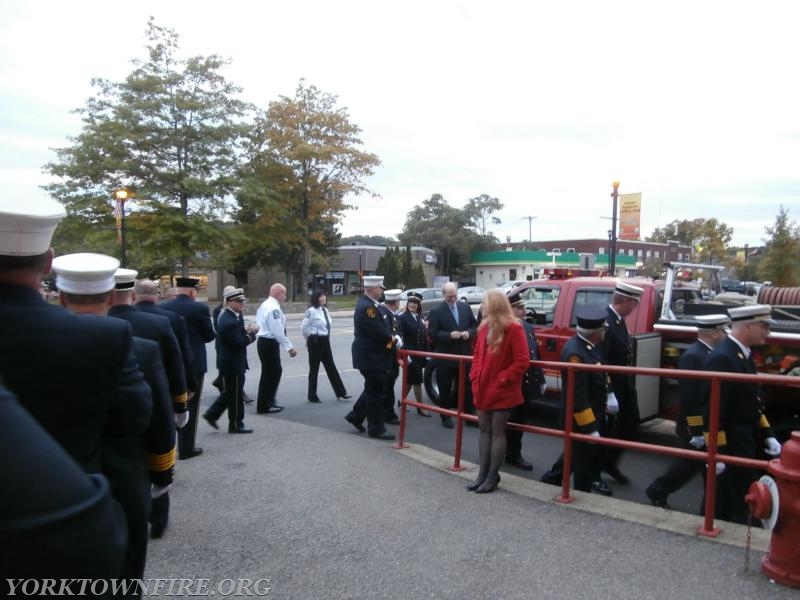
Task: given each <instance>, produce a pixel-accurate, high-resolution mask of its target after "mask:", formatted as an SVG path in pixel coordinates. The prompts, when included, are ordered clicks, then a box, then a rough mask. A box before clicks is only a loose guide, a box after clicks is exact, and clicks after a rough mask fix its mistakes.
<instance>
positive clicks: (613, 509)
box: [146, 313, 797, 600]
mask: <svg viewBox="0 0 800 600" xmlns="http://www.w3.org/2000/svg"><path fill="white" fill-rule="evenodd" d="M349 314H351V313H349ZM340 316H344V315H340ZM334 318H335V319H336V318H337V315H336V314H334ZM295 319H296V317H294V316H290V317H289V320H290V322H293V321H294V320H295ZM342 320H344V319H342ZM292 326H293V327H296V323H293V324H292ZM295 360H296V359H295ZM283 361H284V369H285V373H284V377H285V378H287V377H289V378H292V377H294V378H296V380H295V381H294V384H292V383H290V382H286V381H285V382H284V383H283V384H282V390H283V392H284V393H286V392H289V391H291V394H292V395H291V396H289V395H284V396H282V398H281V401H282V402H283V403H284V404H286V405H287V409H286V410H285V411H284V412H283V413H280V414H279V415H277V416H274V415H255V414H253V413H254V409H253V407H252V406H250V407H248V409H247V411H248V416H247V420H246V422H247V425H248V426H249V427H252V428H253V429H254V430H255V431H254V433H253V434H251V435H230V434H227V433H225V432H224V428H222V430H221V431H215V430H213V429H211V428H210V427H208V425H207V424H206V423H204V422H203V421H202V420H201V422H200V425H199V432H198V445H200V446H202V447H203V448H204V450H205V452H204V454H203V455H202V456H200V457H198V458H194V459H191V460H188V461H179V463H178V467H177V469H176V471H177V473H176V482H175V484H174V486H173V489H172V491H171V493H170V495H171V499H172V508H171V521H170V526H169V528H168V529H167V532H166V534H165V536H164V538H162V539H160V540H152V541H151V543H150V548H149V551H148V565H147V573H146V576H147V577H148V578H156V577H159V578H174V579H177V578H184V579H191V580H197V579H209V580H211V583H210V589H215V587H214V586H215V585H216V584H217V583H218V582H221V581H223V580H239V579H250V580H252V581H256V580H264V579H269V587H270V591H269V594H268V596H269V597H277V598H297V599H302V600H307V599H316V598H320V599H322V598H443V599H444V598H454V599H456V598H458V599H462V598H487V597H495V598H504V599H505V598H618V599H627V598H630V599H636V600H641V599H643V598H655V599H672V598H675V599H680V600H686V599H687V598H691V599H693V600H694V599H702V598H719V597H727V598H730V597H735V598H739V599H749V598H753V599H755V598H770V599H776V600H780V599H782V598H796V597H797V594H796V591H793V590H790V589H788V588H785V587H783V586H780V585H778V584H775V583H773V582H771V581H770V580H769V579H767V578H766V577H765V576H764V575H763V574H762V573H761V572H760V557H761V556H762V555H763V554H764V552H765V551H766V549H767V546H768V543H769V534H768V532H766V531H763V530H759V529H753V530H752V542H751V546H752V550H751V557H750V560H749V569H747V570H745V569H744V565H745V556H746V553H745V548H744V546H745V542H746V538H747V531H746V529H745V528H744V527H742V526H738V525H733V524H728V523H725V524H723V525H724V527H723V532H722V534H721V535H720V536H719V537H718V538H714V539H708V538H703V537H699V536H697V535H696V533H695V532H696V530H697V528H698V527H699V526H700V524H701V519H700V517H698V516H694V515H691V514H688V513H684V512H680V511H667V510H663V509H660V508H655V507H651V506H647V505H644V504H641V503H635V502H630V501H626V500H624V499H621V498H605V497H602V496H597V495H591V494H581V493H580V492H576V493H575V496H576V500H575V501H574V502H573V503H571V504H568V505H564V504H560V503H558V502H556V501H555V497H556V495H557V493H558V490H557V488H554V487H552V486H549V485H545V484H541V483H539V482H538V481H536V480H535V479H534V478H530V477H524V476H519V475H516V474H513V473H508V472H505V471H504V472H503V473H502V477H503V479H502V482H501V484H500V489H499V490H498V491H496V492H495V493H492V494H485V495H478V494H474V493H470V492H467V491H466V490H465V488H464V486H465V484H466V483H467V482H468V480H471V479H472V478H474V476H475V467H474V465H472V464H471V463H467V462H465V463H464V465H465V466H466V467H467V468H466V469H465V470H464V471H461V472H458V473H455V472H452V471H450V470H449V467H451V466H452V461H453V459H452V454H451V453H444V452H440V451H438V450H435V449H432V448H430V447H428V446H426V445H424V444H417V443H413V444H412V445H411V447H409V448H406V449H396V448H395V447H394V445H393V444H392V443H391V442H380V441H377V440H371V439H368V438H367V437H366V436H365V435H362V434H358V433H357V432H356V431H355V430H354V429H352V427H350V426H349V425H348V424H347V423H346V422H344V421H343V420H342V419H341V417H342V416H343V415H344V414H345V413H346V411H347V410H348V407H349V403H343V402H337V401H336V400H335V399H334V400H331V399H330V398H327V399H326V398H323V403H322V404H321V405H310V404H309V403H308V402H306V400H305V397H304V390H305V384H304V381H301V380H300V379H301V373H302V371H303V369H302V363H300V362H295V363H291V361H290V360H289V359H287V358H286V357H285V356H284V359H283ZM303 362H304V361H303ZM340 362H341V361H340ZM287 363H288V364H287ZM210 364H211V365H212V371H213V355H212V357H211V358H210ZM250 366H251V369H252V370H251V371H250V372H249V373H248V383H247V385H246V389H247V390H248V393H251V395H254V392H255V389H256V388H257V381H258V373H259V371H258V368H259V365H258V360H257V358H256V359H255V364H254V363H253V360H252V358H251V362H250ZM349 366H350V365H349V364H339V367H340V369H342V370H343V371H345V373H344V375H345V376H346V377H345V383H346V385H347V386H348V391H349V392H350V393H351V394H353V395H354V396H357V395H358V393H360V387H357V386H358V383H359V381H360V377H358V374H357V373H352V372H349V373H348V372H346V371H347V368H348V367H349ZM287 367H289V368H288V369H287ZM306 370H307V365H306ZM287 371H288V373H287ZM306 372H307V371H306ZM209 375H210V376H213V373H210V374H209ZM210 378H211V377H209V379H210ZM323 380H324V375H323V374H321V375H320V388H321V389H320V391H321V392H322V386H323V385H325V386H327V385H328V384H327V382H326V381H325V382H324V383H323ZM300 390H303V394H302V395H301V396H300V397H298V394H299V391H300ZM213 392H215V390H214V388H213V387H211V386H210V382H207V384H206V387H205V397H204V398H203V404H204V405H205V406H207V405H208V404H209V403H210V402H211V401H213ZM309 406H313V407H314V409H321V410H322V411H328V413H327V415H328V417H330V418H335V419H336V421H335V422H336V425H335V427H334V428H330V427H318V426H314V425H308V424H303V423H299V422H295V421H293V420H292V419H291V413H292V411H293V410H298V411H299V410H301V409H302V410H308V407H309ZM319 414H321V415H324V414H326V413H324V412H320V413H319ZM326 418H327V417H326ZM408 418H409V419H414V420H415V421H414V422H410V424H411V425H412V428H413V427H414V426H416V427H418V428H419V427H423V425H424V426H426V427H433V426H434V425H435V424H431V422H432V421H436V419H422V418H420V417H418V416H417V415H415V414H411V413H410V414H409V417H408ZM223 420H224V417H223ZM339 422H341V424H340V425H339ZM392 429H393V430H396V427H394V428H392ZM438 430H439V431H443V430H442V429H441V427H439V429H438ZM410 431H411V429H410ZM526 437H527V436H526ZM468 443H470V442H468V441H465V447H466V445H467V444H468ZM228 587H229V586H228ZM261 589H262V590H263V589H264V584H263V583H262V585H261ZM162 595H163V593H162ZM209 595H210V594H209Z"/></svg>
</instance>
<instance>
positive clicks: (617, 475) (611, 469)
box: [603, 465, 631, 485]
mask: <svg viewBox="0 0 800 600" xmlns="http://www.w3.org/2000/svg"><path fill="white" fill-rule="evenodd" d="M603 471H605V472H606V473H608V474H609V475H610V476H611V478H612V479H613V480H615V481H617V482H618V483H621V484H622V485H629V484H630V482H631V480H630V477H628V476H627V475H625V473H623V472H622V471H620V470H619V469H618V468H617V467H616V466H614V465H609V466H608V467H605V468H604V469H603Z"/></svg>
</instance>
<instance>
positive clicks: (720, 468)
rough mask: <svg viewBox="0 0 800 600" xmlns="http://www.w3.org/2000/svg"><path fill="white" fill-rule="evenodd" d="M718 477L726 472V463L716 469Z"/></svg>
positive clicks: (720, 464) (719, 464)
mask: <svg viewBox="0 0 800 600" xmlns="http://www.w3.org/2000/svg"><path fill="white" fill-rule="evenodd" d="M714 470H715V471H716V473H717V475H722V474H723V473H724V472H725V463H717V466H716V468H715V469H714Z"/></svg>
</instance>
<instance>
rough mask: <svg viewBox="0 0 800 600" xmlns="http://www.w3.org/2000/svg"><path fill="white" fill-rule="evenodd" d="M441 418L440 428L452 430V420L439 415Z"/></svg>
mask: <svg viewBox="0 0 800 600" xmlns="http://www.w3.org/2000/svg"><path fill="white" fill-rule="evenodd" d="M439 416H440V417H442V427H444V428H445V429H452V428H453V419H451V418H450V417H449V416H447V415H439Z"/></svg>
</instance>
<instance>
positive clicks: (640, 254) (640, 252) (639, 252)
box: [636, 249, 642, 259]
mask: <svg viewBox="0 0 800 600" xmlns="http://www.w3.org/2000/svg"><path fill="white" fill-rule="evenodd" d="M636 256H638V257H639V258H640V259H641V258H642V250H641V249H639V250H638V251H637V252H636Z"/></svg>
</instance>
